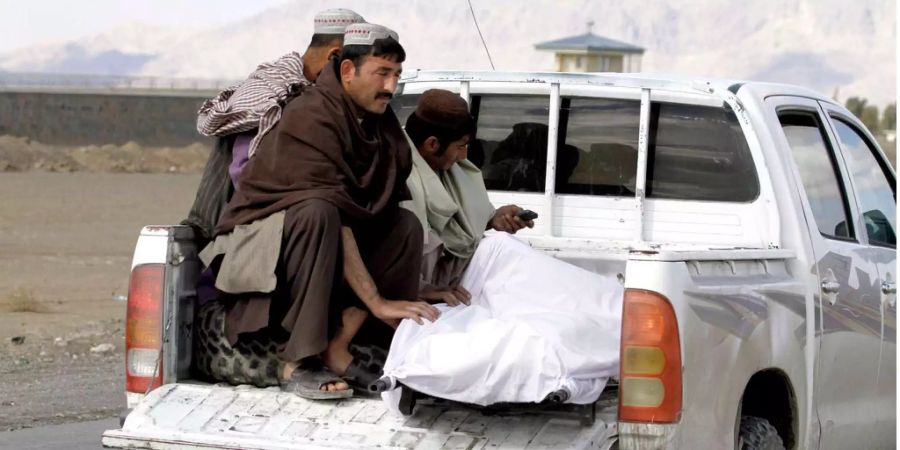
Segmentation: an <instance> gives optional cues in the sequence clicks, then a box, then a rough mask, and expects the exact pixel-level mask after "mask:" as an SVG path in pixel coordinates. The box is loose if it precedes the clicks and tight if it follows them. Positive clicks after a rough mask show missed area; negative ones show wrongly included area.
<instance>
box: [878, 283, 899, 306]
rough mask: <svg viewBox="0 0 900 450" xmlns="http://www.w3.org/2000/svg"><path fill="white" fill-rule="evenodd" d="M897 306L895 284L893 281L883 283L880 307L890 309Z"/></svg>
mask: <svg viewBox="0 0 900 450" xmlns="http://www.w3.org/2000/svg"><path fill="white" fill-rule="evenodd" d="M896 304H897V283H894V282H893V281H885V282H883V283H881V305H882V307H884V305H887V306H889V307H891V308H893V307H895V305H896Z"/></svg>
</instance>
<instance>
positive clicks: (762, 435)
mask: <svg viewBox="0 0 900 450" xmlns="http://www.w3.org/2000/svg"><path fill="white" fill-rule="evenodd" d="M739 433H740V442H741V450H784V443H783V442H782V441H781V436H779V435H778V430H776V429H775V427H774V426H772V424H771V423H769V421H768V420H766V419H763V418H762V417H754V416H741V428H740V432H739Z"/></svg>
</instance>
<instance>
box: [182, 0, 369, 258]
mask: <svg viewBox="0 0 900 450" xmlns="http://www.w3.org/2000/svg"><path fill="white" fill-rule="evenodd" d="M360 22H365V20H364V19H363V17H362V16H360V15H359V14H357V13H355V12H353V11H351V10H349V9H328V10H325V11H321V12H319V13H318V14H316V16H315V18H314V19H313V24H314V25H313V35H312V39H310V43H309V46H308V47H307V49H306V51H305V52H304V53H303V54H302V55H300V54H299V53H297V52H291V53H288V54H286V55H284V56H282V57H281V58H279V59H278V60H276V61H272V62H267V63H263V64H260V65H259V66H258V67H257V68H256V70H255V71H254V72H253V73H252V74H250V76H249V77H248V78H247V79H246V80H244V81H242V82H241V83H239V84H237V85H235V86H232V87H229V88H228V89H225V90H224V91H222V92H220V93H219V94H218V95H216V96H215V97H213V98H211V99H209V100H207V101H206V102H204V103H203V105H202V106H201V107H200V111H199V112H198V115H197V131H199V132H200V134H202V135H204V136H211V137H214V138H215V139H216V140H215V144H214V146H213V149H212V151H211V152H210V155H209V159H208V160H207V162H206V167H205V168H204V170H203V176H202V178H201V180H200V186H199V187H198V188H197V194H196V197H195V199H194V204H193V205H192V207H191V210H190V212H189V213H188V217H187V219H185V220H184V221H183V222H182V223H183V224H185V225H191V226H192V227H193V228H194V230H195V232H196V234H197V235H198V236H197V239H198V241H199V242H201V243H205V242H208V241H209V240H211V239H212V238H213V236H214V231H213V230H214V229H215V226H216V224H217V223H218V221H219V216H220V215H221V213H222V209H223V208H224V207H225V204H226V203H227V202H228V200H229V199H230V198H231V195H232V192H233V191H234V188H235V187H236V186H237V178H238V176H239V175H240V172H241V169H242V168H243V166H244V165H245V164H246V163H247V160H249V158H250V157H252V156H253V155H254V153H255V152H256V148H257V147H258V146H259V142H260V141H261V140H262V137H263V136H265V134H266V133H268V132H269V131H271V130H272V129H273V128H274V127H275V124H276V123H278V120H279V119H280V118H281V114H282V111H283V107H284V105H285V104H286V103H287V102H288V101H289V100H290V99H291V98H293V97H294V96H296V95H298V94H300V93H301V92H302V91H303V89H304V88H306V87H307V86H310V85H311V84H313V83H315V82H316V77H317V76H318V75H319V72H321V71H322V68H324V67H325V65H326V63H328V61H329V60H330V59H331V58H332V57H333V56H335V55H336V54H338V53H340V51H341V46H342V45H343V41H344V29H345V28H346V27H347V25H350V24H354V23H360Z"/></svg>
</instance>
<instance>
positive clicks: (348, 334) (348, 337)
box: [322, 307, 369, 376]
mask: <svg viewBox="0 0 900 450" xmlns="http://www.w3.org/2000/svg"><path fill="white" fill-rule="evenodd" d="M368 316H369V313H367V312H366V311H363V310H361V309H359V308H354V307H350V308H347V309H345V310H344V311H343V312H342V313H341V328H340V329H338V330H337V333H335V336H334V338H333V339H331V341H330V342H328V347H327V348H326V349H325V352H324V353H322V360H323V361H324V362H325V365H326V366H328V368H329V369H331V371H332V372H334V373H335V374H337V375H338V376H342V375H344V373H346V371H347V366H349V365H350V363H351V362H352V361H353V355H351V354H350V341H352V340H353V336H356V333H357V332H358V331H359V329H360V328H361V327H362V325H363V322H365V321H366V317H368Z"/></svg>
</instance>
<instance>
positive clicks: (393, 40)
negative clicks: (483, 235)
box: [201, 23, 438, 399]
mask: <svg viewBox="0 0 900 450" xmlns="http://www.w3.org/2000/svg"><path fill="white" fill-rule="evenodd" d="M405 58H406V53H405V51H404V50H403V47H402V46H401V45H400V43H399V38H398V36H397V34H396V33H395V32H393V31H392V30H390V29H388V28H385V27H382V26H379V25H375V24H368V23H359V24H354V25H350V26H348V27H347V28H346V30H345V38H344V45H343V48H342V51H341V55H340V57H338V58H334V59H332V61H331V62H330V63H329V64H327V65H326V66H325V68H324V69H323V70H322V72H321V74H320V75H319V77H318V78H317V81H316V85H315V86H314V87H311V88H309V89H307V90H305V92H304V94H303V95H302V96H299V97H297V98H296V99H294V100H292V101H291V102H290V103H288V104H287V106H285V109H284V114H283V116H282V118H281V120H280V121H279V122H278V124H277V125H276V126H275V127H274V129H273V130H272V131H271V132H269V133H268V134H266V135H265V136H264V137H263V139H262V140H261V142H260V144H259V147H258V149H257V151H256V155H255V156H254V157H253V158H251V159H250V161H249V162H248V163H247V165H246V167H245V168H244V171H243V172H242V174H241V178H240V183H239V187H238V189H237V190H236V191H235V194H234V197H233V198H232V199H231V201H230V202H229V203H228V205H227V206H226V208H225V211H224V212H223V214H222V217H221V219H220V221H219V224H218V226H217V228H216V232H217V236H216V240H215V241H214V242H213V243H212V244H211V245H210V246H209V247H207V249H206V250H204V252H203V253H202V254H201V258H202V259H203V260H204V262H205V263H206V264H207V265H209V264H218V266H219V271H218V276H217V278H216V282H215V284H216V288H218V289H219V290H220V291H221V292H224V293H227V294H229V298H227V299H224V302H225V303H226V304H227V305H228V312H227V318H226V320H225V333H226V334H227V335H228V338H229V341H230V342H231V343H232V344H237V343H239V341H240V340H241V339H242V336H249V335H253V334H255V333H260V332H265V333H269V334H271V335H272V336H273V338H275V339H276V340H279V341H280V342H282V344H281V345H280V347H279V351H278V358H279V359H280V361H281V366H280V367H281V369H280V370H281V372H280V373H281V376H282V377H281V383H280V384H281V385H282V388H283V389H284V390H286V391H289V392H295V393H297V394H299V395H301V396H304V397H307V398H314V399H324V398H343V397H347V396H349V395H351V394H352V391H351V390H350V389H349V388H348V385H347V383H346V382H345V381H344V380H343V379H341V378H340V377H339V375H341V376H345V377H346V378H347V379H348V381H354V380H355V381H356V382H358V383H359V384H360V385H365V384H366V382H367V381H368V380H366V379H365V378H364V376H372V375H374V376H375V377H377V376H378V375H379V374H371V373H365V374H363V373H359V370H355V369H359V367H358V366H357V365H354V364H353V362H354V359H353V358H354V357H353V356H352V355H351V354H350V352H349V351H348V345H349V343H350V340H351V339H352V338H353V337H354V336H355V335H356V333H357V331H359V330H360V327H361V326H363V322H364V321H365V320H366V318H367V316H369V315H371V316H374V317H375V318H377V319H380V320H374V321H369V324H368V327H366V328H364V329H363V333H368V335H367V339H369V340H370V341H371V342H380V343H382V344H383V345H385V347H386V346H387V344H389V342H390V337H391V334H392V328H391V326H396V324H397V323H399V320H400V319H404V318H409V319H413V320H416V321H419V322H421V320H422V319H423V318H424V319H427V320H435V319H437V316H438V310H437V309H436V308H434V307H433V306H431V305H428V304H427V303H425V302H421V301H417V300H415V299H417V298H418V295H419V280H418V277H417V276H416V274H418V273H419V270H420V264H421V258H422V242H423V237H422V226H421V225H420V223H419V221H418V219H416V216H415V215H414V214H412V213H411V212H409V211H407V210H405V209H402V208H400V207H399V202H401V201H404V200H408V199H409V198H410V194H409V190H408V189H407V186H406V179H407V177H408V176H409V174H410V170H411V166H412V161H411V150H410V147H409V145H408V143H407V140H406V137H405V135H404V134H403V130H402V129H401V128H400V124H399V122H398V121H397V117H396V116H395V115H394V113H393V111H392V110H391V108H390V105H389V103H390V100H391V98H392V96H393V94H394V92H395V91H396V89H397V83H398V81H399V78H400V72H401V70H402V62H403V60H404V59H405Z"/></svg>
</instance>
